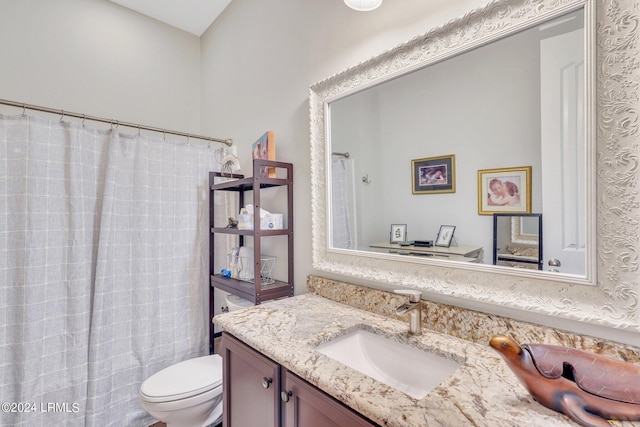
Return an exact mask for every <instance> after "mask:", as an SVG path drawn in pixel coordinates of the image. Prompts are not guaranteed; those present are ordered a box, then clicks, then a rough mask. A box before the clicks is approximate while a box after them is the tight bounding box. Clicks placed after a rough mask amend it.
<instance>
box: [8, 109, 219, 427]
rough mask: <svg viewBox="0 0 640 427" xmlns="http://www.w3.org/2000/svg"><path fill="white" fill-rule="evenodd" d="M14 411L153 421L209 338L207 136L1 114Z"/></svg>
mask: <svg viewBox="0 0 640 427" xmlns="http://www.w3.org/2000/svg"><path fill="white" fill-rule="evenodd" d="M0 141H1V143H0V156H2V158H0V176H2V178H3V179H2V180H1V181H0V186H1V187H2V188H1V191H0V251H1V252H2V254H1V255H0V281H1V284H0V319H2V321H1V322H0V329H1V331H0V387H1V388H0V402H2V405H3V407H2V411H1V412H0V425H2V426H24V427H26V426H29V427H33V426H78V427H81V426H100V427H103V426H118V427H122V426H147V425H149V424H152V423H153V419H152V418H151V417H149V416H148V415H147V414H146V413H145V411H144V410H143V409H142V407H141V406H140V403H139V399H138V390H139V387H140V384H141V383H142V381H144V379H146V378H147V377H148V376H150V375H152V374H153V373H155V372H157V371H158V370H160V369H162V368H164V367H166V366H168V365H170V364H172V363H176V362H178V361H181V360H185V359H188V358H192V357H196V356H202V355H205V354H207V352H208V334H207V328H208V322H209V321H210V320H209V319H207V317H208V311H207V309H206V307H208V238H207V236H208V232H207V231H208V214H207V212H208V193H209V192H208V188H207V187H208V182H207V181H208V174H207V173H208V171H209V170H214V167H215V168H218V165H217V164H216V162H215V160H214V149H212V148H208V147H207V146H203V145H191V144H185V143H180V142H170V141H164V140H163V139H162V138H154V137H148V136H143V135H125V134H122V133H120V132H118V130H117V128H116V129H111V130H99V129H91V128H89V127H85V126H83V125H80V124H75V123H67V122H63V121H61V120H58V119H57V118H55V119H44V118H39V117H34V116H26V115H24V114H23V115H21V116H6V115H0Z"/></svg>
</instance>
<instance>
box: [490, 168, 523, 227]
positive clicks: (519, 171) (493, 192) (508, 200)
mask: <svg viewBox="0 0 640 427" xmlns="http://www.w3.org/2000/svg"><path fill="white" fill-rule="evenodd" d="M494 213H531V166H521V167H514V168H503V169H483V170H479V171H478V214H479V215H493V214H494Z"/></svg>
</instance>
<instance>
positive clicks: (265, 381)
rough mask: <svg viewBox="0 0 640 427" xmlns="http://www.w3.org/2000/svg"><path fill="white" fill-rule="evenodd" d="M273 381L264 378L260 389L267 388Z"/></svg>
mask: <svg viewBox="0 0 640 427" xmlns="http://www.w3.org/2000/svg"><path fill="white" fill-rule="evenodd" d="M272 382H273V380H272V379H271V378H267V377H264V378H262V387H264V388H269V386H270V385H271V383H272Z"/></svg>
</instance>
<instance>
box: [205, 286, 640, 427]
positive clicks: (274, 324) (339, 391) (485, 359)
mask: <svg viewBox="0 0 640 427" xmlns="http://www.w3.org/2000/svg"><path fill="white" fill-rule="evenodd" d="M214 322H215V323H216V324H218V325H220V326H222V327H223V328H224V330H225V331H226V332H228V333H230V334H232V335H234V336H235V337H237V338H239V339H240V340H242V341H244V342H245V343H246V344H248V345H249V346H251V347H253V348H254V349H256V350H258V351H259V352H261V353H263V354H264V355H266V356H267V357H269V358H270V359H272V360H274V361H275V362H277V363H279V364H281V365H282V366H284V367H285V368H286V369H288V370H290V371H292V372H293V373H295V374H297V375H298V376H300V377H302V378H304V379H306V380H307V381H309V382H310V383H311V384H313V385H315V386H316V387H318V388H320V389H321V390H323V391H324V392H326V393H327V394H329V395H331V396H333V397H335V398H336V399H338V400H339V401H341V402H343V403H344V404H346V405H347V406H349V407H351V408H353V409H354V410H356V411H357V412H359V413H361V414H362V415H364V416H365V417H367V418H369V419H370V420H372V421H374V422H376V423H378V424H380V425H382V426H406V427H419V426H446V427H451V426H463V425H470V426H476V427H481V426H486V427H496V426H523V427H524V426H527V427H528V426H533V425H535V426H576V425H577V424H575V423H573V422H572V421H571V420H569V419H568V418H567V417H565V416H564V415H561V414H558V413H556V412H554V411H551V410H549V409H547V408H545V407H543V406H541V405H539V404H538V403H536V402H535V401H534V400H533V399H532V398H531V396H530V395H529V393H528V392H527V391H526V390H525V388H524V387H523V386H522V385H521V384H520V383H519V382H518V380H517V378H516V377H515V376H514V374H513V373H512V372H511V370H510V369H509V368H508V367H507V365H506V364H505V362H504V361H503V360H502V358H501V357H500V355H499V354H498V353H497V352H495V351H494V350H493V349H492V348H490V347H489V346H488V344H487V345H479V344H475V343H472V342H469V341H465V340H462V339H460V338H456V337H452V336H449V335H444V334H440V333H437V332H433V331H430V330H425V329H423V333H422V335H420V336H410V335H409V334H408V323H407V322H403V321H399V320H394V319H390V318H388V317H384V316H381V315H378V314H374V313H371V312H368V311H363V310H359V309H357V308H353V307H351V306H348V305H344V304H340V303H337V302H334V301H331V300H329V299H326V298H323V297H319V296H317V295H313V294H304V295H299V296H296V297H293V298H287V299H283V300H278V301H273V302H268V303H265V304H262V305H258V306H255V307H250V308H247V309H243V310H239V311H234V312H231V313H223V314H219V315H216V316H215V317H214ZM359 327H364V328H366V329H368V330H371V331H374V332H377V333H379V334H382V335H385V336H388V337H392V338H393V339H395V340H398V341H399V342H404V343H409V344H411V345H414V346H417V347H420V348H424V349H426V350H431V351H434V352H437V353H439V354H441V355H445V356H447V357H450V358H452V359H454V360H456V361H458V362H460V363H461V365H460V367H459V368H458V369H457V370H456V371H455V372H454V373H453V374H452V375H451V376H450V377H449V378H448V379H446V380H445V381H444V382H442V383H441V384H440V385H439V386H437V387H436V388H435V389H434V390H432V391H431V392H430V393H429V394H428V395H427V396H426V397H424V398H423V399H420V400H416V399H413V398H411V397H410V396H408V395H407V394H405V393H403V392H400V391H398V390H396V389H394V388H392V387H390V386H387V385H385V384H383V383H381V382H378V381H376V380H374V379H372V378H370V377H367V376H366V375H364V374H362V373H360V372H358V371H356V370H354V369H352V368H349V367H348V366H346V365H343V364H341V363H340V362H337V361H335V360H333V359H331V358H329V357H328V356H325V355H323V354H321V353H319V352H317V351H316V350H315V347H317V346H318V345H319V344H320V343H322V342H326V341H329V340H331V339H332V338H334V337H336V336H338V335H341V334H343V333H346V332H348V331H350V330H353V329H355V328H359ZM398 363H402V361H401V360H399V361H398ZM619 425H632V424H630V423H629V424H628V423H620V424H619Z"/></svg>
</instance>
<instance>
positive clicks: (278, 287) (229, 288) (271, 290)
mask: <svg viewBox="0 0 640 427" xmlns="http://www.w3.org/2000/svg"><path fill="white" fill-rule="evenodd" d="M211 286H213V287H215V288H218V289H221V290H223V291H225V292H229V293H230V294H233V295H237V296H239V297H240V298H244V299H246V300H249V301H251V302H252V303H254V304H257V303H260V302H264V301H268V300H271V299H275V298H282V297H292V296H293V287H292V286H291V285H290V284H289V283H286V282H282V281H279V280H276V281H275V282H274V283H271V284H268V285H262V286H261V287H260V292H259V293H256V289H255V284H254V283H253V282H247V281H244V280H238V279H232V278H228V277H224V276H221V275H219V274H214V275H212V276H211Z"/></svg>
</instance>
